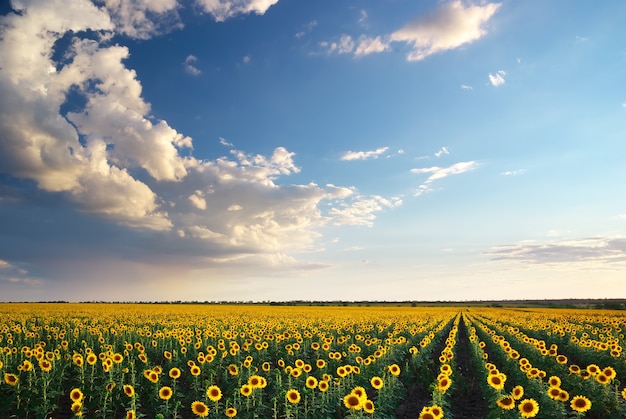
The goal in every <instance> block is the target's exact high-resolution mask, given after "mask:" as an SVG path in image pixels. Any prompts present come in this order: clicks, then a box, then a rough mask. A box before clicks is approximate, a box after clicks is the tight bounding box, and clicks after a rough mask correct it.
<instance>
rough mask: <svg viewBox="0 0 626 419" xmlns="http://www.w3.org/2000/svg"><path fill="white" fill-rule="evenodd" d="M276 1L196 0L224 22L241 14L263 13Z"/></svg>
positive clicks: (216, 19)
mask: <svg viewBox="0 0 626 419" xmlns="http://www.w3.org/2000/svg"><path fill="white" fill-rule="evenodd" d="M276 3H278V0H196V4H198V5H199V6H200V7H201V8H202V9H203V10H204V11H205V12H207V13H209V14H210V15H211V16H213V18H214V19H215V21H217V22H223V21H225V20H226V19H229V18H231V17H233V16H236V15H239V14H249V13H256V14H257V15H263V14H265V12H267V10H268V9H269V8H270V7H272V6H273V5H275V4H276Z"/></svg>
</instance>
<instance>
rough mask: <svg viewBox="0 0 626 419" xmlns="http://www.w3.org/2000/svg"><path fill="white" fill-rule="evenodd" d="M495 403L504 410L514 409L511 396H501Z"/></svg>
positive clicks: (513, 400)
mask: <svg viewBox="0 0 626 419" xmlns="http://www.w3.org/2000/svg"><path fill="white" fill-rule="evenodd" d="M496 403H497V404H498V406H500V408H501V409H504V410H511V409H515V399H514V398H513V397H511V396H502V397H500V398H499V399H498V401H497V402H496Z"/></svg>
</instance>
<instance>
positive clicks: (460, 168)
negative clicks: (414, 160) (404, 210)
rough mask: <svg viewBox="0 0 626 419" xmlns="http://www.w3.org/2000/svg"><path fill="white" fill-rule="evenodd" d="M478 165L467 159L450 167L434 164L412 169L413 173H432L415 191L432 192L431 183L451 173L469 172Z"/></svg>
mask: <svg viewBox="0 0 626 419" xmlns="http://www.w3.org/2000/svg"><path fill="white" fill-rule="evenodd" d="M476 167H478V163H477V162H475V161H466V162H459V163H455V164H453V165H451V166H448V167H438V166H433V167H424V168H416V169H411V173H415V174H425V173H426V174H430V176H428V178H427V179H426V180H425V181H424V182H423V183H422V184H421V185H420V186H419V187H418V189H417V191H415V196H420V195H422V194H424V193H426V192H431V191H432V188H431V184H432V183H433V182H434V181H436V180H439V179H443V178H445V177H448V176H451V175H458V174H461V173H465V172H469V171H470V170H474V169H475V168H476Z"/></svg>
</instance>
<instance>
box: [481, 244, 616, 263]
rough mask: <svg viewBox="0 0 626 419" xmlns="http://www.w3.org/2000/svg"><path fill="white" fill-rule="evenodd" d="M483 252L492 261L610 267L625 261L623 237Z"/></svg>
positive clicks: (511, 246) (518, 245)
mask: <svg viewBox="0 0 626 419" xmlns="http://www.w3.org/2000/svg"><path fill="white" fill-rule="evenodd" d="M484 254H485V255H488V256H491V259H492V260H494V261H515V262H520V263H530V264H573V263H574V264H581V263H585V264H589V263H592V264H594V265H596V266H598V265H601V266H604V267H609V268H613V269H623V266H622V267H621V268H620V267H619V266H618V263H619V264H622V263H623V262H626V238H624V237H588V238H581V239H571V240H562V241H554V242H547V243H539V242H534V241H527V242H522V243H518V244H510V245H502V246H495V247H493V248H492V249H490V250H489V251H487V252H484Z"/></svg>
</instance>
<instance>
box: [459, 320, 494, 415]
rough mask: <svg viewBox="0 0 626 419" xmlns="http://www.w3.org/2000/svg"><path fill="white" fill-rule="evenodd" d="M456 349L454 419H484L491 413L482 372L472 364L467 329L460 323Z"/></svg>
mask: <svg viewBox="0 0 626 419" xmlns="http://www.w3.org/2000/svg"><path fill="white" fill-rule="evenodd" d="M457 339H458V341H457V349H456V358H455V362H456V371H455V374H456V377H457V379H456V383H458V385H457V386H456V388H455V391H454V394H452V397H451V406H450V410H451V413H452V417H453V418H454V419H484V418H486V417H487V414H488V412H489V409H488V405H487V401H486V400H485V397H484V395H483V391H482V388H481V384H480V382H479V378H478V377H480V376H481V375H480V371H478V369H477V367H478V366H477V365H476V363H474V362H472V359H471V349H470V341H469V338H468V334H467V327H466V326H465V324H464V323H463V322H460V323H459V331H458V333H457Z"/></svg>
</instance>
